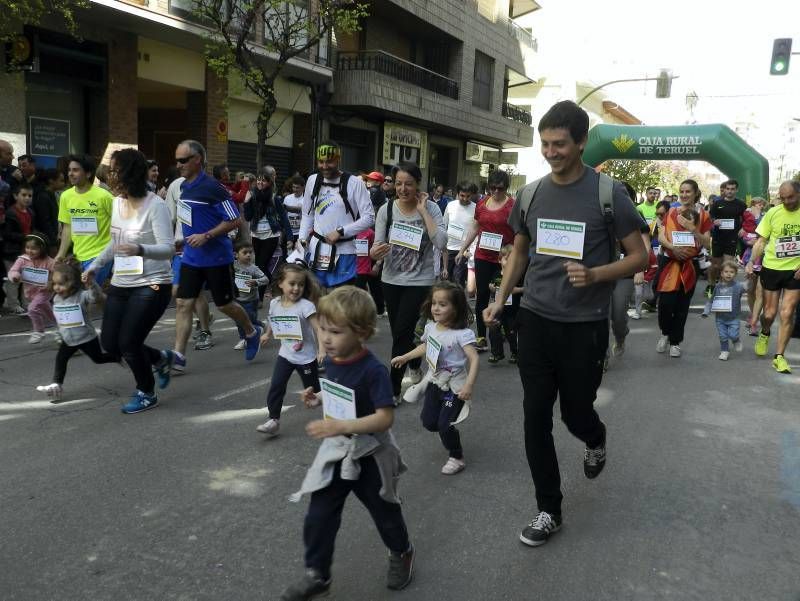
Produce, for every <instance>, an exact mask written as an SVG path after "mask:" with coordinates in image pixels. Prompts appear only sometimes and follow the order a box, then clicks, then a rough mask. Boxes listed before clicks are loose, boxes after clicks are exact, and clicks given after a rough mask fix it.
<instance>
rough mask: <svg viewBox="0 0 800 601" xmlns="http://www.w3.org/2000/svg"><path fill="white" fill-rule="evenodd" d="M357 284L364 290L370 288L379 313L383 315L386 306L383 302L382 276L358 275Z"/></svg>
mask: <svg viewBox="0 0 800 601" xmlns="http://www.w3.org/2000/svg"><path fill="white" fill-rule="evenodd" d="M356 286H358V287H359V288H361V289H362V290H367V289H369V293H370V294H371V295H372V300H373V301H375V308H376V309H377V311H378V315H383V312H384V311H385V310H386V306H385V305H384V302H383V282H381V280H380V278H379V277H378V278H376V277H372V276H371V275H358V276H356Z"/></svg>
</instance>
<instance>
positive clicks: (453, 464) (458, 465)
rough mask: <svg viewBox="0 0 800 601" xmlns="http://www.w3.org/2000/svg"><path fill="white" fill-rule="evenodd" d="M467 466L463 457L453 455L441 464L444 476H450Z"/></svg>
mask: <svg viewBox="0 0 800 601" xmlns="http://www.w3.org/2000/svg"><path fill="white" fill-rule="evenodd" d="M465 467H467V464H466V463H464V460H463V459H456V458H455V457H450V458H449V459H448V460H447V463H445V464H444V465H443V466H442V473H443V474H444V475H445V476H452V475H453V474H457V473H458V472H460V471H461V470H463V469H464V468H465Z"/></svg>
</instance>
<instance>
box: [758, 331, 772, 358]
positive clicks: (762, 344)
mask: <svg viewBox="0 0 800 601" xmlns="http://www.w3.org/2000/svg"><path fill="white" fill-rule="evenodd" d="M754 350H755V353H756V355H757V356H759V357H764V356H765V355H766V354H767V350H769V336H767V335H766V334H764V332H759V334H758V339H757V340H756V346H755V349H754Z"/></svg>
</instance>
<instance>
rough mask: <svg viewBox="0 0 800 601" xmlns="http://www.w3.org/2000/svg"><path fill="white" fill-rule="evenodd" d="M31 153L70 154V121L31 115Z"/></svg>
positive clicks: (44, 154)
mask: <svg viewBox="0 0 800 601" xmlns="http://www.w3.org/2000/svg"><path fill="white" fill-rule="evenodd" d="M29 122H30V145H29V146H28V148H29V150H30V153H31V154H33V155H38V156H45V157H60V156H63V155H65V154H69V153H70V150H69V141H70V140H69V126H70V123H69V121H64V120H63V119H48V118H46V117H30V118H29Z"/></svg>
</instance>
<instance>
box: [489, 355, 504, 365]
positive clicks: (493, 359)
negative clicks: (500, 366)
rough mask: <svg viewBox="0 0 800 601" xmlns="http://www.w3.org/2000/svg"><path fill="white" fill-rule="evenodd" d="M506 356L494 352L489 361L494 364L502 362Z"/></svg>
mask: <svg viewBox="0 0 800 601" xmlns="http://www.w3.org/2000/svg"><path fill="white" fill-rule="evenodd" d="M505 358H506V356H505V355H495V354H494V353H492V354H490V355H489V359H488V361H489V363H491V364H492V365H494V364H495V363H500V362H501V361H502V360H503V359H505Z"/></svg>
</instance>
